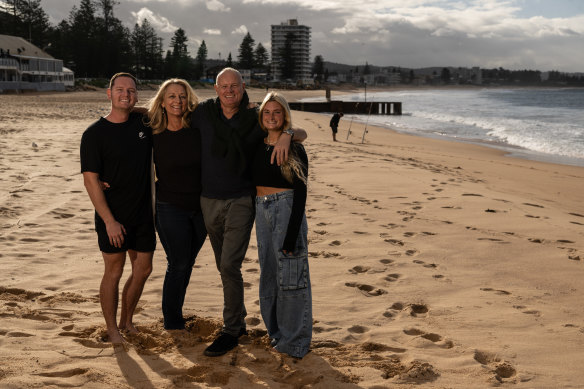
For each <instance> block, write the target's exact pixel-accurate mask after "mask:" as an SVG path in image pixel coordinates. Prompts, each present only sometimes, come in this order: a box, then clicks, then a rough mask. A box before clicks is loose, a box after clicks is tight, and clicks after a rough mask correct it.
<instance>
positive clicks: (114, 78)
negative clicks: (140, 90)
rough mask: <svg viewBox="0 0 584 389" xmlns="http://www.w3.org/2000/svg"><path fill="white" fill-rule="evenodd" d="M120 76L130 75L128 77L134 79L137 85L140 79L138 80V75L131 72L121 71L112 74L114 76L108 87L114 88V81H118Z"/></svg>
mask: <svg viewBox="0 0 584 389" xmlns="http://www.w3.org/2000/svg"><path fill="white" fill-rule="evenodd" d="M118 77H128V78H131V79H132V80H133V81H134V85H136V86H137V85H138V80H136V77H134V76H133V75H131V74H130V73H125V72H120V73H116V74H114V75H113V76H112V78H110V82H109V86H108V89H112V87H113V86H114V83H115V81H116V79H117V78H118Z"/></svg>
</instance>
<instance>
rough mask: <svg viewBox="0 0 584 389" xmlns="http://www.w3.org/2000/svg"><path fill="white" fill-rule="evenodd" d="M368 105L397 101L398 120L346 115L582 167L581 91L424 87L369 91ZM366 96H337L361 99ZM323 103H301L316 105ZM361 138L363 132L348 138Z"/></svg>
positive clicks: (583, 109) (583, 119)
mask: <svg viewBox="0 0 584 389" xmlns="http://www.w3.org/2000/svg"><path fill="white" fill-rule="evenodd" d="M366 98H367V101H368V102H371V101H387V102H401V103H402V115H401V116H393V115H391V116H385V115H371V116H369V117H367V116H368V115H345V116H344V117H343V119H342V122H344V123H342V125H341V127H340V128H339V131H340V133H339V135H338V138H339V139H341V140H344V139H345V138H346V130H347V129H348V126H349V123H350V121H351V120H354V121H359V122H363V123H365V122H367V121H368V123H369V124H371V125H376V126H382V127H388V128H392V129H394V130H397V131H399V132H404V133H411V134H416V135H422V136H429V137H435V138H443V139H444V138H448V139H452V140H457V141H463V142H472V143H480V144H483V145H487V146H490V147H495V148H499V149H502V150H505V151H507V152H509V153H510V154H512V155H515V156H519V157H525V158H530V159H535V160H541V161H547V162H554V163H561V164H568V165H576V166H584V88H581V89H577V88H509V89H503V88H485V89H460V90H458V89H434V90H433V89H424V90H402V91H395V92H368V93H367V97H366ZM364 99H365V94H364V93H360V94H347V95H343V96H335V100H343V101H364ZM318 100H324V99H305V101H318ZM357 135H358V136H359V137H361V135H362V134H352V136H357Z"/></svg>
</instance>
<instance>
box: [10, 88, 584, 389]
mask: <svg viewBox="0 0 584 389" xmlns="http://www.w3.org/2000/svg"><path fill="white" fill-rule="evenodd" d="M249 92H250V95H251V98H252V99H253V100H258V101H259V100H261V99H262V98H263V96H264V95H265V90H253V89H252V90H250V91H249ZM197 93H198V94H199V95H200V96H201V97H210V96H212V94H213V91H212V90H211V89H206V90H197ZM282 93H283V94H284V95H285V96H286V97H288V99H289V100H290V101H294V100H296V99H298V98H300V97H303V96H315V95H318V96H321V95H323V94H324V92H323V91H282ZM342 93H346V91H343V92H342ZM152 94H153V92H152V91H140V103H145V102H146V101H147V99H148V97H150V96H151V95H152ZM333 96H334V92H333ZM140 103H138V105H140ZM108 108H109V103H108V101H107V98H106V95H105V90H100V91H86V92H70V93H59V94H21V95H0V135H1V138H0V178H1V179H0V247H1V250H0V261H1V263H2V272H1V273H0V387H1V388H62V387H83V388H174V387H180V388H211V387H222V388H376V389H377V388H412V387H420V388H488V387H507V388H510V387H512V388H582V387H584V370H583V369H582V365H584V352H582V350H583V347H584V309H582V294H583V293H584V282H583V281H582V280H583V279H584V205H583V203H582V193H584V168H582V167H575V166H567V165H555V164H549V163H543V162H537V161H530V160H526V159H519V158H512V157H509V156H506V155H504V153H503V152H502V151H499V150H495V149H490V148H486V147H483V146H478V145H472V144H466V143H458V142H451V141H441V140H435V139H427V138H422V137H416V136H410V135H404V134H399V133H396V132H393V131H390V130H387V129H383V128H376V127H371V126H369V127H368V133H367V134H366V138H365V143H361V139H362V135H363V132H364V125H363V124H359V123H355V122H354V123H353V124H352V126H351V131H352V133H351V135H350V136H349V137H348V140H347V130H348V128H349V123H348V121H341V125H340V127H339V134H338V139H339V140H340V141H339V142H336V143H334V142H332V137H331V133H330V128H329V126H328V122H329V119H330V118H329V116H326V115H319V114H313V113H306V112H294V113H293V122H294V124H295V125H296V126H299V127H302V128H304V129H306V131H307V132H308V136H309V138H308V140H307V141H306V142H305V146H306V150H307V152H308V156H309V160H310V180H309V190H308V200H307V217H308V224H309V234H308V236H309V256H310V258H309V259H310V271H311V280H312V293H313V315H314V334H313V343H312V351H311V352H310V353H309V354H308V355H307V356H306V357H305V358H303V359H302V360H297V359H293V358H290V357H288V356H286V355H282V354H278V353H275V352H274V351H271V350H270V347H269V341H268V339H267V336H266V331H265V327H264V325H263V322H262V319H261V316H260V312H259V303H258V279H259V264H258V256H257V246H256V242H255V232H254V233H253V234H252V240H251V243H250V247H249V250H248V252H247V256H246V260H245V262H244V264H243V274H244V281H245V285H246V288H245V293H246V295H245V302H246V307H247V310H248V318H247V324H248V329H249V330H250V333H249V336H245V337H243V338H242V340H241V344H240V346H239V347H238V348H236V349H235V350H234V351H231V352H229V353H227V354H226V355H224V356H221V357H217V358H209V357H205V356H204V355H203V350H204V348H205V347H206V346H207V345H208V344H209V343H210V342H211V341H212V339H214V337H215V334H216V332H217V331H218V330H219V328H220V325H221V312H222V289H221V281H220V278H219V274H218V272H217V269H216V267H215V262H214V259H213V256H212V251H211V246H210V244H209V242H208V241H207V242H206V243H205V245H204V246H203V249H202V251H201V253H200V254H199V257H198V258H197V262H196V264H195V269H194V271H193V275H192V278H191V283H190V286H189V289H188V292H187V299H186V303H185V312H186V314H188V317H189V319H188V325H187V326H188V331H183V332H181V331H178V332H177V331H165V330H164V329H163V325H162V321H161V319H162V313H161V290H162V282H163V278H164V272H165V267H166V259H165V255H164V251H163V249H162V246H161V245H160V244H158V247H157V250H156V252H155V254H154V271H153V273H152V275H151V277H150V279H149V280H148V282H147V284H146V287H145V290H144V293H143V296H142V299H141V300H140V303H139V305H138V309H137V314H136V316H135V323H136V324H137V327H138V329H139V330H140V331H141V332H140V334H138V335H133V336H129V337H128V340H129V342H130V346H129V347H128V348H127V349H124V348H120V347H117V348H114V347H112V346H111V345H110V344H108V343H105V342H103V339H102V337H103V335H104V333H105V323H104V320H103V317H102V314H101V309H100V305H99V299H98V289H99V283H100V280H101V276H102V273H103V260H102V257H101V254H100V252H99V249H98V247H97V239H96V234H95V232H94V229H93V214H94V210H93V207H92V204H91V202H90V200H89V198H88V196H87V194H86V192H85V189H84V187H83V180H82V176H81V174H80V171H79V170H80V167H79V142H80V138H81V134H82V132H83V131H84V130H85V129H86V128H87V126H88V125H89V124H91V123H92V122H94V121H95V120H97V119H98V118H99V116H101V115H105V114H107V112H108V110H109V109H108ZM412 109H414V108H412ZM126 266H127V267H126V272H125V274H124V277H123V280H122V282H124V281H125V278H126V277H127V275H128V274H129V263H128V264H127V265H126Z"/></svg>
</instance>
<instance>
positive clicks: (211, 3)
mask: <svg viewBox="0 0 584 389" xmlns="http://www.w3.org/2000/svg"><path fill="white" fill-rule="evenodd" d="M206 5H207V9H208V10H209V11H217V12H229V11H231V8H229V7H227V6H226V5H225V4H223V3H222V2H220V1H219V0H207V2H206Z"/></svg>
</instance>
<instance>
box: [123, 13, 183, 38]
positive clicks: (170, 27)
mask: <svg viewBox="0 0 584 389" xmlns="http://www.w3.org/2000/svg"><path fill="white" fill-rule="evenodd" d="M132 16H133V17H134V18H135V19H136V23H139V24H140V23H142V21H143V20H144V19H147V20H148V21H149V22H150V24H152V26H153V27H154V28H155V29H156V30H158V31H162V32H167V33H171V32H174V31H176V30H178V27H177V26H175V25H174V24H172V22H171V21H170V20H168V19H167V18H165V17H164V16H161V15H158V14H155V13H154V12H152V11H151V10H149V9H148V8H145V7H143V8H141V9H140V10H139V11H138V12H132Z"/></svg>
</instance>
